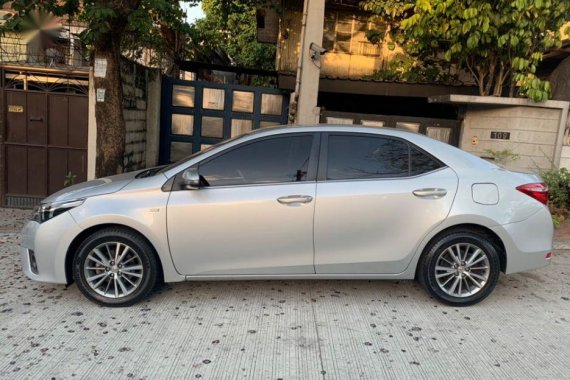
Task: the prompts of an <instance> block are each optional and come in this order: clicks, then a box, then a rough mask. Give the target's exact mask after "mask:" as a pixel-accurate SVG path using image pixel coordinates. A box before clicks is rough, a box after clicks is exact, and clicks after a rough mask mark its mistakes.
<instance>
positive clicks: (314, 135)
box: [172, 132, 320, 191]
mask: <svg viewBox="0 0 570 380" xmlns="http://www.w3.org/2000/svg"><path fill="white" fill-rule="evenodd" d="M318 134H319V133H318V132H298V133H282V134H276V135H270V136H264V137H260V138H255V139H252V140H248V141H244V142H243V143H241V144H238V145H235V146H232V147H230V148H227V149H224V150H223V151H221V152H218V153H216V154H214V155H212V156H210V157H207V158H205V159H203V160H201V161H198V162H196V163H194V164H193V165H192V166H189V167H188V168H185V169H183V170H181V171H180V172H178V173H177V174H176V176H175V177H176V179H175V180H174V185H173V186H172V190H173V191H178V190H185V189H184V188H183V186H182V173H183V172H184V171H185V170H186V169H189V168H198V172H199V171H200V165H203V164H206V163H208V162H210V161H212V160H214V159H216V158H220V157H222V156H224V155H225V154H228V153H230V152H232V151H234V150H236V149H239V148H242V147H245V146H247V145H251V144H254V143H258V142H261V141H266V140H273V139H279V138H288V137H304V136H309V137H311V139H312V140H311V149H310V152H309V164H308V166H307V178H306V180H304V181H298V182H268V183H244V184H235V185H222V186H205V187H203V188H201V189H200V190H199V191H202V190H207V189H210V190H213V189H222V188H234V187H252V186H274V185H294V184H305V183H311V182H316V179H317V161H318V160H317V158H318V157H317V155H318V152H319V145H320V139H319V136H318Z"/></svg>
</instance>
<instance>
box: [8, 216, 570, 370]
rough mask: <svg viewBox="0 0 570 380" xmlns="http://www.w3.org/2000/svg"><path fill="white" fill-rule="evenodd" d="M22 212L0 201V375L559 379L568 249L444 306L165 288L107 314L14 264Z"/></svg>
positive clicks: (400, 296)
mask: <svg viewBox="0 0 570 380" xmlns="http://www.w3.org/2000/svg"><path fill="white" fill-rule="evenodd" d="M26 215H27V212H21V211H17V210H6V209H3V210H2V209H0V280H1V281H0V378H2V379H40V378H41V379H50V378H55V379H61V378H66V379H95V378H97V379H99V378H126V379H131V378H133V379H162V378H164V379H178V378H185V379H192V378H202V379H231V378H249V379H355V378H368V379H381V378H397V379H434V378H438V379H439V378H477V379H490V378H511V379H536V378H540V379H562V378H568V377H570V373H569V370H570V345H569V342H570V276H569V274H570V254H569V253H568V252H562V251H558V252H556V254H555V256H554V259H553V265H552V266H549V267H547V268H543V269H541V270H538V271H534V272H531V273H523V274H517V275H511V276H502V277H501V280H500V282H499V284H498V286H497V288H496V290H495V292H494V294H493V295H491V297H490V298H488V299H487V300H486V301H484V302H483V303H481V304H479V305H476V306H472V307H468V308H454V307H448V306H444V305H442V304H439V303H438V302H436V301H434V300H432V299H430V298H429V296H427V295H426V293H425V292H424V291H423V290H421V289H420V287H419V286H418V285H417V284H416V283H414V282H412V281H399V282H381V281H314V282H310V281H248V282H204V283H179V284H171V285H166V286H165V287H164V288H163V289H162V290H161V291H159V292H157V293H155V294H154V295H153V296H152V298H151V299H149V300H148V301H146V302H144V303H142V304H139V305H136V306H134V307H130V308H125V309H108V308H102V307H99V306H95V305H94V304H92V303H90V302H89V301H87V300H86V299H85V298H83V296H82V295H81V294H80V293H79V291H78V290H77V287H76V286H75V285H72V286H71V287H70V288H68V289H65V288H64V287H63V286H55V285H50V284H39V283H34V282H32V281H30V280H28V279H27V278H25V277H24V276H23V274H22V273H21V271H20V268H19V259H18V256H17V246H18V242H19V235H18V233H16V231H17V230H18V229H19V228H20V226H21V223H22V219H24V217H25V216H26Z"/></svg>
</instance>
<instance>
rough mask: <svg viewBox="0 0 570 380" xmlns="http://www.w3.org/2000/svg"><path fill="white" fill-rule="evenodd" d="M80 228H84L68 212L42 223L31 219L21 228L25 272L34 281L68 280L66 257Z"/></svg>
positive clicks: (64, 281)
mask: <svg viewBox="0 0 570 380" xmlns="http://www.w3.org/2000/svg"><path fill="white" fill-rule="evenodd" d="M80 232H81V228H79V226H78V225H77V223H76V222H75V220H74V219H73V217H72V216H71V214H70V213H69V212H65V213H63V214H61V215H58V216H56V217H55V218H53V219H51V220H48V221H47V222H44V223H41V224H40V223H38V222H35V221H29V222H28V223H27V224H26V225H25V226H24V229H23V230H22V245H21V247H20V258H21V265H22V270H23V272H24V274H25V275H26V276H27V277H29V278H30V279H32V280H35V281H41V282H51V283H56V284H67V283H68V282H69V281H68V279H67V276H66V274H65V257H66V255H67V250H68V248H69V246H70V245H71V242H72V241H73V239H74V238H75V237H76V236H77V235H78V234H79V233H80ZM32 252H33V255H30V253H32ZM32 256H33V257H34V258H35V265H34V263H33V262H32V259H31V257H32Z"/></svg>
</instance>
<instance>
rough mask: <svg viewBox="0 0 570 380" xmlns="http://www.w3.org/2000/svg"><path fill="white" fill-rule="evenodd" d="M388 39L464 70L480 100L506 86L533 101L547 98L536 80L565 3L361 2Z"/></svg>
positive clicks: (555, 42)
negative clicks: (380, 21)
mask: <svg viewBox="0 0 570 380" xmlns="http://www.w3.org/2000/svg"><path fill="white" fill-rule="evenodd" d="M362 6H363V8H364V9H365V10H368V11H371V12H372V13H374V14H375V15H377V16H378V17H379V18H381V19H383V20H384V21H386V22H388V23H389V25H390V35H391V37H392V38H393V39H394V40H395V41H396V42H398V43H399V44H401V45H402V46H403V47H404V48H405V50H406V51H407V52H408V53H409V54H411V55H413V56H415V57H418V58H419V59H422V58H425V57H440V58H442V59H444V60H446V61H448V62H450V63H453V64H456V65H457V66H458V67H460V68H463V69H466V70H468V71H469V72H470V73H471V75H472V77H473V79H474V81H475V83H476V84H477V86H478V87H479V94H480V95H494V96H501V95H502V93H503V89H504V87H505V86H506V85H507V84H509V85H510V87H511V96H512V95H513V93H514V89H515V88H518V89H519V91H520V93H521V94H522V95H525V96H527V97H528V98H530V99H532V100H534V101H543V100H547V99H548V98H549V97H550V93H551V90H550V83H548V81H545V80H542V79H540V78H538V77H537V76H536V74H535V73H536V69H537V66H538V64H539V63H540V62H541V60H542V56H543V53H544V52H546V51H548V50H549V49H552V48H555V47H559V46H560V44H561V42H560V28H561V27H562V25H563V24H564V22H565V21H566V20H568V19H570V2H568V1H559V0H493V1H489V0H462V1H459V0H365V1H364V2H363V3H362Z"/></svg>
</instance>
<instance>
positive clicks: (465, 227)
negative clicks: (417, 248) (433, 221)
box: [415, 223, 507, 279]
mask: <svg viewBox="0 0 570 380" xmlns="http://www.w3.org/2000/svg"><path fill="white" fill-rule="evenodd" d="M454 232H471V233H476V234H480V235H483V236H484V237H485V238H487V239H488V240H489V241H490V242H491V244H493V246H494V247H495V248H496V249H497V253H498V254H499V261H500V264H501V272H503V273H505V271H506V270H507V252H506V248H505V244H504V243H503V241H502V240H501V238H500V237H499V235H497V234H496V233H495V232H494V231H493V230H491V229H489V228H488V227H485V226H482V225H480V224H473V223H462V224H456V225H453V226H449V227H447V228H445V229H443V230H441V231H439V232H438V233H437V234H435V235H434V236H432V237H431V239H429V241H428V242H427V244H426V245H425V246H424V248H423V250H422V253H421V255H420V257H419V259H418V264H417V265H416V272H415V278H416V279H417V278H418V271H419V270H420V267H421V266H420V265H419V263H420V262H421V260H422V258H423V257H424V256H425V255H426V254H427V252H428V251H429V250H430V248H431V245H432V243H433V242H434V241H436V240H438V239H439V238H440V237H442V236H443V235H447V234H450V233H454Z"/></svg>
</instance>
